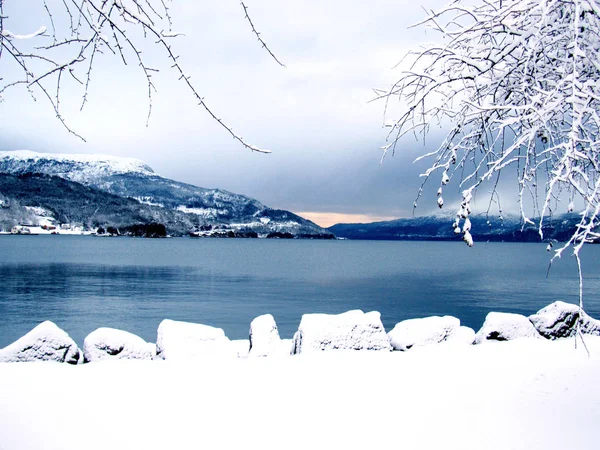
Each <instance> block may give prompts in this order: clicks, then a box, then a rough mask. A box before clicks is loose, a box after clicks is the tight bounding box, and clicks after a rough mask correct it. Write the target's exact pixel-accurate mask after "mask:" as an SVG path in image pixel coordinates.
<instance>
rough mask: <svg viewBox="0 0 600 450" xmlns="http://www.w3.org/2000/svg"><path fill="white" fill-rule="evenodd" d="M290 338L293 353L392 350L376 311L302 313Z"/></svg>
mask: <svg viewBox="0 0 600 450" xmlns="http://www.w3.org/2000/svg"><path fill="white" fill-rule="evenodd" d="M293 341H294V342H293V348H292V353H293V354H298V353H308V352H315V351H322V350H383V351H391V350H392V346H391V345H390V341H389V339H388V336H387V334H386V333H385V328H384V327H383V324H382V323H381V317H380V314H379V312H377V311H371V312H368V313H366V314H365V313H363V312H362V311H360V310H354V311H348V312H345V313H342V314H304V315H303V316H302V320H300V325H299V327H298V331H296V333H295V334H294V339H293Z"/></svg>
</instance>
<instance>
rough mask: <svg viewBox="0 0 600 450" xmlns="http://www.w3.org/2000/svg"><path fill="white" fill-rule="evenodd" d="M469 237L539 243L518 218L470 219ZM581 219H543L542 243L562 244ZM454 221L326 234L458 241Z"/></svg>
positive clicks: (350, 227) (394, 223) (429, 219)
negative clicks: (550, 241) (554, 242)
mask: <svg viewBox="0 0 600 450" xmlns="http://www.w3.org/2000/svg"><path fill="white" fill-rule="evenodd" d="M470 220H471V224H472V226H471V234H472V236H473V239H474V240H476V241H504V242H539V241H540V235H539V233H538V230H537V227H535V226H533V225H527V226H526V227H524V228H523V225H522V222H521V220H520V218H519V217H515V216H508V217H504V218H503V219H502V220H500V218H499V217H497V216H489V217H486V216H485V215H483V214H482V215H477V214H474V215H471V216H470ZM579 220H580V217H579V216H578V215H577V214H564V215H561V216H555V217H552V218H546V220H545V221H544V222H545V225H544V228H543V232H544V239H545V240H550V239H554V240H558V241H565V240H567V239H568V238H569V237H570V236H571V235H572V234H573V230H574V229H575V227H576V225H577V224H578V223H579ZM452 222H453V218H452V217H451V216H448V215H443V216H425V217H414V218H409V219H397V220H391V221H387V222H375V223H366V224H359V223H351V224H336V225H333V226H332V227H329V228H328V230H329V231H331V232H332V233H334V234H335V235H336V236H337V237H339V238H346V239H371V240H404V241H406V240H440V241H450V240H460V236H457V235H456V234H455V233H454V230H453V228H452Z"/></svg>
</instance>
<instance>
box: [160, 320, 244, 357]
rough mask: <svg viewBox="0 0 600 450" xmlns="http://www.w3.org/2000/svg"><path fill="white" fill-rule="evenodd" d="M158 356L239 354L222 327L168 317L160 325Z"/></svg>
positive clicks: (226, 355) (225, 355)
mask: <svg viewBox="0 0 600 450" xmlns="http://www.w3.org/2000/svg"><path fill="white" fill-rule="evenodd" d="M156 356H157V358H160V359H179V360H187V359H197V358H215V357H232V358H236V357H237V351H236V349H235V347H234V346H233V345H232V344H231V341H230V340H229V339H228V338H227V337H226V336H225V332H224V331H223V330H222V329H221V328H215V327H211V326H208V325H202V324H199V323H190V322H179V321H175V320H170V319H165V320H163V321H162V322H161V323H160V325H159V326H158V336H157V339H156Z"/></svg>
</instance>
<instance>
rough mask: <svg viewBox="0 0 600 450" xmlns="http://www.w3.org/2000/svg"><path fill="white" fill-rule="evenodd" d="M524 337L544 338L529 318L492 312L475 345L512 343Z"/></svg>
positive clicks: (477, 336)
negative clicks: (491, 342) (487, 342)
mask: <svg viewBox="0 0 600 450" xmlns="http://www.w3.org/2000/svg"><path fill="white" fill-rule="evenodd" d="M522 337H533V338H542V336H541V335H540V334H539V333H538V332H537V330H536V329H535V328H534V326H533V325H532V323H531V322H530V321H529V319H528V318H527V317H525V316H522V315H521V314H511V313H500V312H491V313H489V314H488V315H487V316H486V318H485V322H484V323H483V326H482V327H481V329H480V330H479V331H478V332H477V334H476V335H475V341H474V342H473V343H474V344H481V343H483V342H486V341H510V340H512V339H517V338H522Z"/></svg>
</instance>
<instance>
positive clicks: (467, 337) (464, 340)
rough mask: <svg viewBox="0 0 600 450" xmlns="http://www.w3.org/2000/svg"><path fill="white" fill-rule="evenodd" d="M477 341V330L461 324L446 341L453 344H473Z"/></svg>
mask: <svg viewBox="0 0 600 450" xmlns="http://www.w3.org/2000/svg"><path fill="white" fill-rule="evenodd" d="M474 341H475V330H474V329H473V328H469V327H464V326H462V325H461V326H460V327H458V330H456V332H455V333H454V334H453V335H451V336H448V338H447V339H446V342H451V343H453V344H466V345H471V344H473V342H474Z"/></svg>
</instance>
